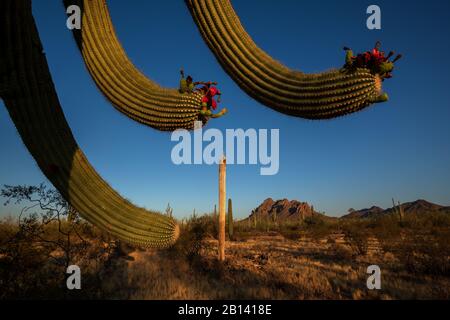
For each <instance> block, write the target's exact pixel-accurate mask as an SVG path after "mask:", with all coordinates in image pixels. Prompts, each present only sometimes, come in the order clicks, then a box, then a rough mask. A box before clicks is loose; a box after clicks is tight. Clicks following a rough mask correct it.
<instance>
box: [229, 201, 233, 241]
mask: <svg viewBox="0 0 450 320" xmlns="http://www.w3.org/2000/svg"><path fill="white" fill-rule="evenodd" d="M233 224H234V220H233V202H232V201H231V199H228V237H229V238H230V240H231V239H233Z"/></svg>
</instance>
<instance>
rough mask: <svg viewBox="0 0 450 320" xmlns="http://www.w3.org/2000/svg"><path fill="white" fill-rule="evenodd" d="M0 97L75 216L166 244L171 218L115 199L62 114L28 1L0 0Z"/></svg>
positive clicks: (131, 239) (131, 237) (174, 228)
mask: <svg viewBox="0 0 450 320" xmlns="http://www.w3.org/2000/svg"><path fill="white" fill-rule="evenodd" d="M0 46H1V50H0V98H2V100H3V101H4V103H5V106H6V108H7V109H8V112H9V115H10V117H11V119H12V120H13V122H14V124H15V126H16V128H17V131H18V133H19V134H20V136H21V138H22V141H23V142H24V144H25V146H26V147H27V149H28V150H29V152H30V153H31V155H32V156H33V158H34V159H35V160H36V163H37V164H38V166H39V168H40V169H41V170H42V172H43V173H44V174H45V176H46V177H47V178H48V179H49V181H51V183H52V184H53V185H54V186H55V188H56V189H57V190H58V191H59V192H60V193H61V195H62V196H63V197H64V198H65V199H66V200H67V201H68V202H69V203H70V205H71V206H73V207H74V208H75V209H76V210H77V211H78V212H79V213H80V215H81V216H82V217H83V218H85V219H86V220H88V221H89V222H91V223H92V224H94V225H96V226H97V227H99V228H100V229H102V230H105V231H107V232H109V233H111V234H112V235H113V236H115V237H117V238H119V239H121V240H124V241H126V242H128V243H132V244H135V245H140V246H151V247H167V246H170V245H171V244H173V243H174V242H175V241H176V239H177V238H178V235H179V227H178V225H177V223H176V221H175V220H174V219H172V218H171V217H168V216H164V215H162V214H159V213H156V212H154V211H153V212H152V211H148V210H145V209H142V208H139V207H137V206H134V205H133V204H132V203H130V202H129V201H127V200H126V199H124V198H123V197H121V196H120V195H119V194H118V193H117V192H116V191H115V190H113V189H112V188H111V187H110V186H109V185H108V184H107V183H106V181H104V180H103V179H102V178H101V177H100V175H99V174H98V173H97V172H96V171H95V169H94V168H93V167H92V166H91V165H90V163H89V161H88V160H87V159H86V157H85V155H84V154H83V152H82V151H81V150H80V148H79V146H78V144H77V143H76V141H75V138H74V137H73V134H72V132H71V130H70V127H69V125H68V123H67V121H66V119H65V117H64V113H63V111H62V108H61V105H60V103H59V100H58V96H57V94H56V91H55V87H54V84H53V81H52V77H51V74H50V71H49V69H48V64H47V60H46V57H45V54H44V53H43V48H42V44H41V41H40V37H39V34H38V32H37V28H36V26H35V23H34V19H33V16H32V10H31V1H29V0H1V1H0Z"/></svg>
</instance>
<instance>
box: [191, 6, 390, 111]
mask: <svg viewBox="0 0 450 320" xmlns="http://www.w3.org/2000/svg"><path fill="white" fill-rule="evenodd" d="M185 2H186V5H187V7H188V9H189V11H190V12H191V15H192V17H193V19H194V21H195V23H196V24H197V26H198V28H199V31H200V33H201V35H202V37H203V39H204V40H205V42H206V43H207V45H208V46H209V48H210V49H211V51H212V52H213V54H214V55H215V56H216V58H217V60H218V61H219V63H220V64H221V65H222V67H223V68H224V69H225V71H226V72H227V73H228V74H229V75H230V77H231V78H233V80H234V81H235V82H236V83H237V84H238V85H239V86H240V87H241V89H243V90H244V91H245V92H246V93H247V94H248V95H250V96H251V97H252V98H254V99H255V100H257V101H259V102H260V103H262V104H264V105H266V106H268V107H270V108H272V109H274V110H276V111H278V112H281V113H285V114H288V115H292V116H296V117H301V118H307V119H328V118H335V117H338V116H342V115H345V114H349V113H352V112H356V111H359V110H362V109H363V108H365V107H367V106H369V105H370V104H372V103H374V102H382V101H385V100H386V99H387V95H385V96H383V97H381V98H379V96H380V95H381V91H380V88H379V87H377V83H376V82H377V75H372V74H371V73H370V71H369V70H367V69H357V70H354V71H351V72H349V71H348V70H345V69H344V68H342V69H340V70H332V71H329V72H325V73H320V74H305V73H302V72H300V71H294V70H291V69H289V68H287V67H286V66H284V65H282V64H281V63H279V62H278V61H276V60H274V59H273V58H271V57H270V56H269V55H268V54H267V53H265V52H264V51H263V50H261V49H260V48H259V47H258V46H257V45H256V44H255V43H254V42H253V40H252V39H251V37H250V36H249V35H248V33H247V32H246V31H245V29H244V28H243V26H242V24H241V22H240V21H239V17H238V16H237V15H236V13H235V12H234V9H233V7H232V5H231V3H230V1H229V0H185Z"/></svg>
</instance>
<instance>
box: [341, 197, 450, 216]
mask: <svg viewBox="0 0 450 320" xmlns="http://www.w3.org/2000/svg"><path fill="white" fill-rule="evenodd" d="M402 209H403V211H404V213H405V214H421V213H427V212H445V213H450V207H445V206H441V205H438V204H435V203H431V202H428V201H426V200H422V199H420V200H416V201H413V202H405V203H403V204H402ZM392 213H394V210H393V209H392V208H388V209H382V208H380V207H376V206H373V207H371V208H369V209H362V210H355V211H352V212H350V213H349V214H346V215H344V216H342V217H341V218H342V219H349V218H363V219H364V218H373V217H376V216H379V215H386V214H392Z"/></svg>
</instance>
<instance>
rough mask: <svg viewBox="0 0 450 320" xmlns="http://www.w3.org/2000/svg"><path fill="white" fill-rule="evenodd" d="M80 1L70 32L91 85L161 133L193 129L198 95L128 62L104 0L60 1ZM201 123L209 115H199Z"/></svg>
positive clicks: (72, 1)
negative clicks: (76, 25) (164, 83)
mask: <svg viewBox="0 0 450 320" xmlns="http://www.w3.org/2000/svg"><path fill="white" fill-rule="evenodd" d="M64 4H65V6H66V7H69V6H71V5H78V6H79V7H80V8H81V12H82V25H81V30H77V29H74V30H73V32H74V36H75V40H76V42H77V45H78V48H79V49H80V52H81V55H82V57H83V60H84V62H85V65H86V67H87V70H88V71H89V73H90V75H91V76H92V78H93V80H94V82H95V84H96V85H97V87H98V88H99V89H100V91H101V92H102V93H103V95H104V96H105V97H106V98H107V100H108V101H109V102H111V103H112V105H113V106H114V107H115V108H116V109H117V110H118V111H120V112H121V113H123V114H124V115H126V116H128V117H130V118H131V119H133V120H135V121H138V122H140V123H142V124H145V125H147V126H150V127H152V128H155V129H157V130H161V131H173V130H176V129H189V130H190V129H193V126H194V121H196V120H199V117H200V115H199V112H200V109H201V99H202V94H200V93H198V92H194V93H191V94H181V93H180V92H179V91H178V90H177V89H167V88H163V87H161V86H159V85H158V84H157V83H155V82H154V81H152V80H150V79H149V78H147V77H146V76H145V75H144V74H143V73H142V72H140V71H139V70H138V69H137V68H136V67H135V66H134V65H133V63H132V62H131V61H130V59H129V58H128V56H127V54H126V52H125V50H124V49H123V47H122V45H121V44H120V41H119V39H118V37H117V35H116V32H115V30H114V26H113V23H112V21H111V17H110V15H109V11H108V7H107V5H106V1H105V0H64ZM201 118H202V120H203V122H204V123H205V122H206V121H207V120H208V119H205V118H204V117H201Z"/></svg>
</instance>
